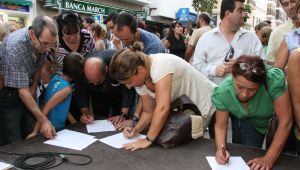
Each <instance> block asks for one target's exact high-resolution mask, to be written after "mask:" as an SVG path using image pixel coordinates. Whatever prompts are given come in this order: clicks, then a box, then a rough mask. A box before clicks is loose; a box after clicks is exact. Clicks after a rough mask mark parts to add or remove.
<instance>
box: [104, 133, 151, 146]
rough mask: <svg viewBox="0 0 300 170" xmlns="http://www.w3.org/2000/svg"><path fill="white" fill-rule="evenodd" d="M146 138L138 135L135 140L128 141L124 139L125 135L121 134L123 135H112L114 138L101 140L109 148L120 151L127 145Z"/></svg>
mask: <svg viewBox="0 0 300 170" xmlns="http://www.w3.org/2000/svg"><path fill="white" fill-rule="evenodd" d="M145 137H146V136H145V135H142V134H138V135H136V136H135V137H133V138H130V139H127V138H125V137H124V135H123V133H122V132H121V133H118V134H115V135H112V136H109V137H106V138H102V139H99V140H100V141H101V142H103V143H105V144H107V145H109V146H112V147H114V148H118V149H120V148H122V146H123V145H124V144H126V143H130V142H134V141H136V140H137V139H138V138H145Z"/></svg>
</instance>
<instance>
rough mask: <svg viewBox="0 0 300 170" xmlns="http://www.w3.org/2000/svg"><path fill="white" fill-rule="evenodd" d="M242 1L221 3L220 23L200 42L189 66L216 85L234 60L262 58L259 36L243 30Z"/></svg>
mask: <svg viewBox="0 0 300 170" xmlns="http://www.w3.org/2000/svg"><path fill="white" fill-rule="evenodd" d="M243 3H244V0H223V1H222V4H221V20H222V21H221V23H220V25H218V27H217V28H214V29H212V30H210V31H208V32H206V33H205V34H204V35H203V36H201V38H200V39H199V41H198V43H197V45H196V49H195V52H194V59H193V62H192V65H193V66H194V67H195V68H196V69H197V70H199V71H200V72H202V73H203V74H205V75H206V76H208V77H209V79H210V80H212V81H213V82H215V83H217V84H219V83H221V82H222V81H223V80H224V78H225V77H226V76H227V75H228V73H230V72H231V66H232V64H233V61H234V59H235V58H237V57H239V56H241V55H243V54H247V55H258V56H261V57H262V58H264V53H263V48H262V44H261V42H260V40H259V39H258V37H257V36H256V35H255V34H254V33H251V32H249V31H247V30H245V29H243V28H241V26H243V25H244V17H245V12H244V5H243Z"/></svg>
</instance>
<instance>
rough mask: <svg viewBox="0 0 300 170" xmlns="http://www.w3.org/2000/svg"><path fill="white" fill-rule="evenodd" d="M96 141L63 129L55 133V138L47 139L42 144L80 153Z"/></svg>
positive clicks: (90, 137)
mask: <svg viewBox="0 0 300 170" xmlns="http://www.w3.org/2000/svg"><path fill="white" fill-rule="evenodd" d="M97 140H98V139H95V138H94V136H91V135H87V134H84V133H80V132H76V131H72V130H68V129H64V130H61V131H59V132H57V133H56V136H55V138H53V139H49V140H47V141H45V142H44V143H46V144H49V145H54V146H60V147H64V148H69V149H75V150H80V151H81V150H83V149H84V148H86V147H88V146H89V145H90V144H92V143H94V142H96V141H97Z"/></svg>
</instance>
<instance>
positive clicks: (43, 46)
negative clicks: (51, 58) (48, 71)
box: [36, 37, 58, 48]
mask: <svg viewBox="0 0 300 170" xmlns="http://www.w3.org/2000/svg"><path fill="white" fill-rule="evenodd" d="M36 38H37V40H38V42H39V43H40V45H41V47H42V48H55V47H57V45H58V44H57V43H56V42H55V43H46V42H41V41H40V38H39V37H36Z"/></svg>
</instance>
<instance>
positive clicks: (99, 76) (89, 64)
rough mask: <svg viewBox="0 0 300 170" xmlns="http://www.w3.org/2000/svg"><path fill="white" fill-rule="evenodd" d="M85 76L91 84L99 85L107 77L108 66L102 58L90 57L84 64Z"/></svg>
mask: <svg viewBox="0 0 300 170" xmlns="http://www.w3.org/2000/svg"><path fill="white" fill-rule="evenodd" d="M84 75H85V77H86V79H87V80H88V81H89V82H92V83H94V84H95V83H96V84H99V83H101V82H102V81H103V80H104V78H105V75H106V66H105V64H104V62H103V60H102V59H101V58H98V57H90V58H88V59H87V60H86V61H85V63H84Z"/></svg>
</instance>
